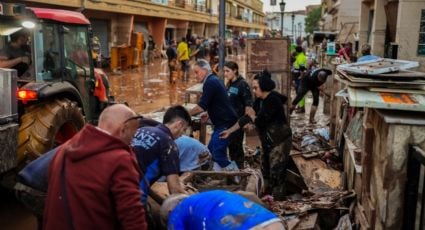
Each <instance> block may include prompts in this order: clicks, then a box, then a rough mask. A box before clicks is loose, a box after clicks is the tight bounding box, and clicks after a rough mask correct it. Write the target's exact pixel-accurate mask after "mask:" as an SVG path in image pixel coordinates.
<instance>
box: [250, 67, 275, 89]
mask: <svg viewBox="0 0 425 230" xmlns="http://www.w3.org/2000/svg"><path fill="white" fill-rule="evenodd" d="M254 80H257V81H258V85H259V86H260V89H261V91H265V92H269V91H272V90H273V89H274V88H276V83H275V82H274V81H273V80H272V75H271V74H270V72H269V71H267V70H263V72H261V73H258V74H256V75H255V76H254Z"/></svg>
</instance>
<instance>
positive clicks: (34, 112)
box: [0, 2, 112, 177]
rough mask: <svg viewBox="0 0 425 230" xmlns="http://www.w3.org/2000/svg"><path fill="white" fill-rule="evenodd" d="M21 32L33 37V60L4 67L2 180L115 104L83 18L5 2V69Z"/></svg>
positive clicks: (0, 14)
mask: <svg viewBox="0 0 425 230" xmlns="http://www.w3.org/2000/svg"><path fill="white" fill-rule="evenodd" d="M19 33H21V34H25V36H26V39H27V42H26V44H25V45H23V46H22V47H21V49H22V51H20V52H25V56H26V57H24V58H21V59H22V60H25V59H26V60H29V61H26V63H24V62H21V63H19V66H9V67H6V68H9V69H17V70H7V69H0V95H1V96H2V97H3V98H2V100H3V102H0V105H1V106H2V107H3V108H4V109H2V110H0V145H1V146H5V148H1V149H0V177H1V176H2V175H3V176H4V174H5V173H6V172H10V171H13V170H12V169H15V171H16V168H19V167H20V166H23V165H25V164H26V163H28V162H29V161H32V160H34V159H35V158H37V157H38V156H40V155H41V154H43V153H45V152H46V151H48V150H50V149H52V148H54V147H56V146H59V145H61V144H62V143H64V142H66V141H67V140H68V139H70V138H71V137H72V136H73V135H75V134H76V133H77V132H78V131H79V130H80V129H81V128H82V127H83V126H84V124H85V123H86V122H89V123H92V124H96V123H97V119H98V117H99V115H100V113H101V111H102V110H103V109H104V108H105V107H106V106H107V105H108V104H110V103H112V102H111V99H110V98H112V97H110V96H109V95H108V94H109V84H108V79H107V76H106V75H105V74H104V73H103V72H102V71H101V70H98V69H95V68H94V66H93V60H92V47H91V29H90V22H89V20H88V19H87V18H86V17H85V16H84V15H83V14H81V13H79V12H74V11H67V10H58V9H45V8H31V7H26V6H25V5H23V4H15V3H2V2H0V67H1V65H2V61H3V64H4V61H7V60H6V58H5V51H4V50H7V49H8V48H9V47H8V46H9V45H10V44H11V43H12V42H13V39H14V36H15V37H16V35H17V34H19ZM6 53H7V52H6ZM9 59H11V58H9ZM15 85H16V86H15Z"/></svg>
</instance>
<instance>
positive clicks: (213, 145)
mask: <svg viewBox="0 0 425 230" xmlns="http://www.w3.org/2000/svg"><path fill="white" fill-rule="evenodd" d="M193 71H194V73H195V76H196V79H197V80H198V82H200V83H203V87H202V96H201V99H200V101H199V103H198V104H197V105H196V106H195V107H194V108H193V109H192V110H190V111H189V113H190V114H191V115H196V114H199V113H203V112H205V111H207V112H208V116H209V118H210V119H211V122H212V124H213V125H214V132H213V133H212V135H211V140H210V142H209V144H208V149H209V150H210V152H211V154H212V157H213V160H214V162H216V163H217V164H218V165H219V166H220V167H221V169H224V170H237V167H236V164H234V163H233V164H231V162H230V161H229V159H228V157H227V147H228V145H229V138H223V139H220V132H222V131H224V130H226V129H227V128H229V127H231V126H232V125H233V124H234V123H235V122H236V121H237V115H236V112H235V111H234V110H233V108H232V105H231V103H230V100H229V98H228V97H227V91H226V88H225V86H224V83H223V81H222V80H220V79H219V78H218V77H217V76H216V75H215V74H213V73H212V71H211V67H210V64H209V63H208V61H206V60H204V59H199V60H197V61H196V63H195V64H194V66H193Z"/></svg>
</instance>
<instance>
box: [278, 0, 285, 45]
mask: <svg viewBox="0 0 425 230" xmlns="http://www.w3.org/2000/svg"><path fill="white" fill-rule="evenodd" d="M285 4H286V3H285V2H284V1H283V0H282V1H281V2H280V3H279V6H280V28H281V34H280V35H281V36H282V37H283V13H284V12H285Z"/></svg>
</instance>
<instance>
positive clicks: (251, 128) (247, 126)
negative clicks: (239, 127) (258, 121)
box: [243, 123, 255, 131]
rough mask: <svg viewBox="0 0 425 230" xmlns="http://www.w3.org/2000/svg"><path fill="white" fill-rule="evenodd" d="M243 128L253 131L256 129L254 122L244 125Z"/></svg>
mask: <svg viewBox="0 0 425 230" xmlns="http://www.w3.org/2000/svg"><path fill="white" fill-rule="evenodd" d="M243 129H245V130H246V131H252V130H254V129H255V125H254V124H251V123H248V124H246V125H245V126H244V127H243Z"/></svg>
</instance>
